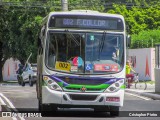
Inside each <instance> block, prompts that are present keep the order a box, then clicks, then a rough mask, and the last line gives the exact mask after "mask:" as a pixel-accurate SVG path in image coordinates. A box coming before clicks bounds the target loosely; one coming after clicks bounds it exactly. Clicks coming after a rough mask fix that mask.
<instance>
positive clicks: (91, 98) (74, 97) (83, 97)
mask: <svg viewBox="0 0 160 120" xmlns="http://www.w3.org/2000/svg"><path fill="white" fill-rule="evenodd" d="M69 96H70V98H71V99H72V100H84V101H94V100H95V99H96V98H97V96H98V95H77V94H69Z"/></svg>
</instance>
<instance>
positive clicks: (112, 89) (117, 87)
mask: <svg viewBox="0 0 160 120" xmlns="http://www.w3.org/2000/svg"><path fill="white" fill-rule="evenodd" d="M123 84H124V79H121V80H119V81H117V82H115V83H113V84H112V85H110V86H109V87H108V88H107V89H106V90H105V91H104V92H117V91H118V90H120V87H121V86H122V85H123Z"/></svg>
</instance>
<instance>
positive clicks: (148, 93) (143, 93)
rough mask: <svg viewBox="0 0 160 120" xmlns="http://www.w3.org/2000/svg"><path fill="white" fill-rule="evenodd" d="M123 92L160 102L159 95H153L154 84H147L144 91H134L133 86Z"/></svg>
mask: <svg viewBox="0 0 160 120" xmlns="http://www.w3.org/2000/svg"><path fill="white" fill-rule="evenodd" d="M125 92H128V93H133V94H138V95H140V96H144V97H148V98H151V99H154V100H160V93H155V84H149V83H148V84H147V89H146V90H139V89H135V86H134V85H132V86H131V88H129V89H128V88H126V90H125Z"/></svg>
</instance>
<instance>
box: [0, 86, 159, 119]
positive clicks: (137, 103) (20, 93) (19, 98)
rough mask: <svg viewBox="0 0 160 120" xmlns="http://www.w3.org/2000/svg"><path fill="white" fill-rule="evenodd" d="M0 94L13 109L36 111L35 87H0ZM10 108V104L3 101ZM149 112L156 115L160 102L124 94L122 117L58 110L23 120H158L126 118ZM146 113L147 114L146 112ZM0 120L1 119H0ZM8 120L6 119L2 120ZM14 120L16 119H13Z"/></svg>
mask: <svg viewBox="0 0 160 120" xmlns="http://www.w3.org/2000/svg"><path fill="white" fill-rule="evenodd" d="M0 93H2V94H3V95H4V96H5V97H7V98H8V99H9V101H10V102H11V103H12V104H13V106H14V107H15V108H19V109H20V108H30V109H34V110H38V101H37V98H36V90H35V85H34V86H33V87H29V86H28V85H26V86H25V87H21V86H19V85H17V84H16V85H8V84H6V85H0ZM5 103H6V104H7V105H8V106H10V104H9V103H8V102H7V101H5ZM145 111H150V112H149V113H150V115H154V114H155V115H156V112H157V111H160V101H158V100H152V99H148V98H143V97H140V96H135V95H132V94H129V93H125V101H124V106H123V107H121V108H120V115H122V116H123V117H110V115H109V113H96V112H94V111H93V110H92V109H78V108H76V109H60V110H59V112H57V113H56V115H54V116H51V117H45V118H44V117H42V118H25V120H53V119H54V120H106V119H107V120H111V119H115V120H128V119H129V120H135V119H140V120H143V119H147V120H148V119H151V120H159V119H160V118H158V117H147V118H146V117H145V118H144V117H127V116H129V115H133V114H136V113H142V114H143V113H144V114H146V112H145ZM147 113H148V112H147ZM0 120H1V118H0ZM4 120H8V119H4ZM15 120H16V119H15Z"/></svg>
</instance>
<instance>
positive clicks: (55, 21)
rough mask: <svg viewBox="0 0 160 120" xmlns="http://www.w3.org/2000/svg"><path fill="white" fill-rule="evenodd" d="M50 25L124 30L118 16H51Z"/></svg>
mask: <svg viewBox="0 0 160 120" xmlns="http://www.w3.org/2000/svg"><path fill="white" fill-rule="evenodd" d="M49 27H56V28H82V29H103V30H124V27H123V22H122V20H121V19H118V18H108V17H100V18H98V17H95V16H94V17H93V16H90V17H89V16H87V17H84V16H83V17H82V16H78V17H74V16H71V17H69V16H64V17H53V18H52V17H51V19H50V23H49Z"/></svg>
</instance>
